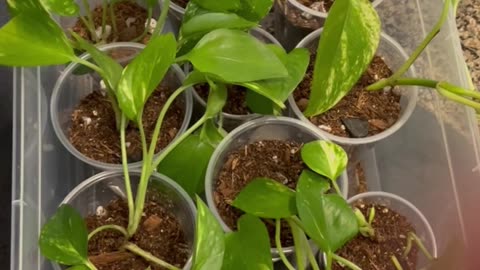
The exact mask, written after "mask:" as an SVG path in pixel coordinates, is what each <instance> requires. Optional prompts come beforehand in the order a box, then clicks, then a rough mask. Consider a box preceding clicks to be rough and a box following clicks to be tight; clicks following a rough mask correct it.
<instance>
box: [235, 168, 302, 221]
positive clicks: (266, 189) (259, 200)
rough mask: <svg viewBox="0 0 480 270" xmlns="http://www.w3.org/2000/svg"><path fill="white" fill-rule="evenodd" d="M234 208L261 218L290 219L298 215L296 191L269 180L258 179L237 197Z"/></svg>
mask: <svg viewBox="0 0 480 270" xmlns="http://www.w3.org/2000/svg"><path fill="white" fill-rule="evenodd" d="M232 205H233V206H235V207H236V208H238V209H240V210H242V211H244V212H245V213H248V214H251V215H254V216H257V217H261V218H272V219H279V218H288V217H291V216H294V215H296V214H297V207H296V205H295V191H293V190H291V189H290V188H288V187H286V186H285V185H282V184H280V183H278V182H277V181H275V180H272V179H268V178H256V179H254V180H253V181H252V182H250V183H249V184H248V185H247V186H246V187H244V188H243V189H242V191H241V192H240V193H239V194H238V195H237V197H236V198H235V200H234V201H233V204H232Z"/></svg>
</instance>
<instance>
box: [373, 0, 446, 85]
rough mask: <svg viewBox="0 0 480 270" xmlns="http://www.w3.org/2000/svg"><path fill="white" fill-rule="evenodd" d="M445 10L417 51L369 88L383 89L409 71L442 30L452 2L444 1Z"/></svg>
mask: <svg viewBox="0 0 480 270" xmlns="http://www.w3.org/2000/svg"><path fill="white" fill-rule="evenodd" d="M443 2H444V4H443V10H442V15H441V16H440V19H439V20H438V22H437V23H436V24H435V26H434V27H433V29H432V31H431V32H430V33H429V34H428V35H427V36H426V37H425V39H424V40H423V41H422V43H420V45H419V46H418V47H417V48H416V49H415V51H414V52H413V53H412V55H411V56H410V58H409V59H408V60H407V61H406V62H405V63H404V64H403V65H402V66H401V67H400V68H399V69H398V70H397V71H396V72H395V73H394V74H393V75H392V76H390V78H388V79H385V80H381V81H378V82H376V83H374V84H372V85H370V86H369V87H367V90H380V89H383V88H384V87H386V86H388V85H391V82H392V81H395V80H397V79H398V78H400V77H401V76H403V75H404V74H405V72H407V70H408V69H409V68H410V67H411V66H412V65H413V63H414V62H415V61H416V60H417V59H418V57H419V56H420V55H421V54H422V52H423V51H424V50H425V48H426V47H427V46H428V44H430V42H431V41H432V40H433V39H434V38H435V36H437V34H438V33H439V32H440V29H441V28H442V26H443V24H444V23H445V20H446V19H447V17H448V10H449V8H450V4H451V2H450V1H448V0H445V1H443Z"/></svg>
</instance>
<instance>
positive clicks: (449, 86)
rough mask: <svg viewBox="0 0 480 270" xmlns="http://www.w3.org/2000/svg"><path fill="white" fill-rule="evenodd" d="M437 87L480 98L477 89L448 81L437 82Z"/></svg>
mask: <svg viewBox="0 0 480 270" xmlns="http://www.w3.org/2000/svg"><path fill="white" fill-rule="evenodd" d="M437 87H441V88H443V89H447V90H448V91H449V92H452V93H454V94H457V95H461V96H467V97H471V98H475V99H480V92H478V91H476V90H475V89H474V90H468V89H464V88H462V87H458V86H456V85H453V84H451V83H448V82H439V83H438V84H437Z"/></svg>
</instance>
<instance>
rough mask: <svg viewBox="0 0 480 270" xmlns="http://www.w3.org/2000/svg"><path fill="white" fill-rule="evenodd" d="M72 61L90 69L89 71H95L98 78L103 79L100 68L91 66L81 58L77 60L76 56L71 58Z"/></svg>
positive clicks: (90, 63)
mask: <svg viewBox="0 0 480 270" xmlns="http://www.w3.org/2000/svg"><path fill="white" fill-rule="evenodd" d="M72 61H73V62H76V63H78V64H82V65H84V66H86V67H88V68H91V69H93V70H95V71H96V72H97V73H98V74H99V75H100V76H102V77H103V74H104V73H103V70H102V69H101V68H100V67H98V66H97V65H95V64H93V63H92V62H90V61H87V60H83V59H82V58H79V57H77V56H75V57H74V58H72Z"/></svg>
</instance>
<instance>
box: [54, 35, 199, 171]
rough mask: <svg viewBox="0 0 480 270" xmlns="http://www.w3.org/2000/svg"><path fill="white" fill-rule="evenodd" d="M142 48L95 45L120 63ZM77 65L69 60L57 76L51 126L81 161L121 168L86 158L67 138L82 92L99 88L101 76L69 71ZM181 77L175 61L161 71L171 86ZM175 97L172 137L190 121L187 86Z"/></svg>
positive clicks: (190, 102)
mask: <svg viewBox="0 0 480 270" xmlns="http://www.w3.org/2000/svg"><path fill="white" fill-rule="evenodd" d="M143 48H145V45H142V44H138V43H124V42H122V43H112V44H108V45H104V46H101V47H99V49H100V50H102V51H105V52H107V53H108V54H110V55H114V56H115V57H116V59H117V61H118V62H119V63H121V64H123V65H125V64H127V63H128V62H129V61H130V60H132V59H133V58H134V56H135V55H136V54H138V53H139V52H140V51H141V50H142V49H143ZM81 58H82V59H84V60H89V59H90V55H89V54H84V55H82V56H81ZM80 66H81V65H79V64H76V63H73V64H70V65H69V66H68V67H67V68H66V69H65V70H64V71H63V72H62V74H61V76H60V77H59V79H58V80H57V83H56V85H55V88H54V90H53V94H52V99H51V103H50V111H51V120H52V124H53V128H54V130H55V133H56V134H57V137H58V139H59V140H60V142H61V143H62V144H63V145H64V146H65V148H66V149H67V150H68V151H69V152H70V153H71V154H72V155H74V156H75V157H77V158H78V159H80V160H81V161H83V162H85V163H87V164H89V165H91V166H93V167H95V168H99V169H102V170H121V168H122V165H121V164H108V163H104V162H100V161H96V160H93V159H91V158H88V157H87V156H85V155H84V154H82V153H81V152H80V151H78V150H77V149H76V148H75V147H74V146H73V145H72V144H71V143H70V141H69V139H68V130H69V128H70V126H71V114H72V112H73V110H74V109H75V107H76V106H77V105H78V104H79V103H80V101H81V100H82V99H83V98H84V97H85V96H87V95H88V94H90V93H91V92H93V91H94V90H97V89H100V81H101V78H100V77H99V76H98V74H96V73H87V74H84V75H75V74H73V72H74V71H75V70H76V69H77V68H78V67H80ZM184 78H185V74H184V73H183V71H182V70H181V69H180V68H179V67H178V66H177V65H174V66H172V67H171V68H170V71H169V72H168V73H167V75H165V78H164V80H163V82H162V84H164V85H166V86H168V87H170V88H172V89H177V88H178V87H179V86H181V84H182V82H183V80H184ZM179 100H180V102H181V104H182V106H183V109H184V113H185V116H184V119H183V122H182V125H181V127H180V129H179V131H178V133H177V137H176V138H178V136H180V135H181V134H182V133H183V132H185V130H186V129H187V127H188V124H189V123H190V118H191V115H192V103H193V101H192V94H191V90H188V91H186V92H185V93H184V94H183V95H182V96H180V97H179ZM157 155H158V153H157ZM141 165H142V162H141V161H138V162H135V163H130V164H129V167H130V168H138V167H140V166H141Z"/></svg>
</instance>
